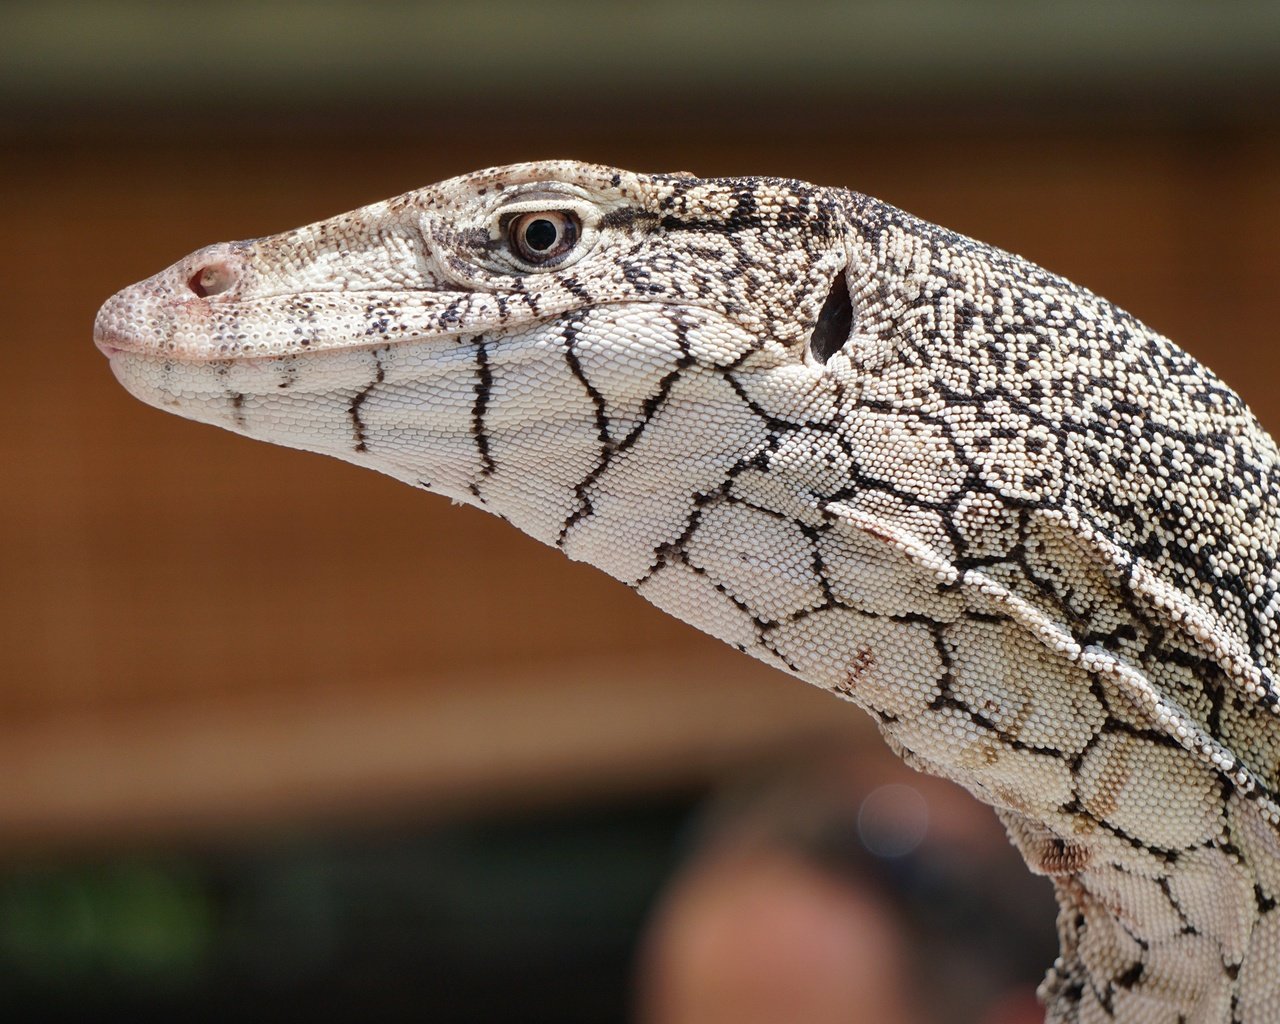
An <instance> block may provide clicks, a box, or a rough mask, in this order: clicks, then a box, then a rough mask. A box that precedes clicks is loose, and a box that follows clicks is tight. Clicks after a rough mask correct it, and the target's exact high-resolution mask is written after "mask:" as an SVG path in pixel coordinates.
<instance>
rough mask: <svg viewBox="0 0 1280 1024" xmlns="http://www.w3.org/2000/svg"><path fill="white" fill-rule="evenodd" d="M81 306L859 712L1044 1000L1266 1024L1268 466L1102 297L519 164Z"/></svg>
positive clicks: (815, 213)
mask: <svg viewBox="0 0 1280 1024" xmlns="http://www.w3.org/2000/svg"><path fill="white" fill-rule="evenodd" d="M94 336H95V340H96V342H97V344H98V346H99V347H100V348H101V349H102V350H103V351H104V352H106V354H107V355H108V356H109V357H110V365H111V369H112V370H113V371H114V373H115V376H116V377H117V378H118V379H119V381H120V382H121V383H122V384H123V385H124V387H125V388H127V389H128V390H129V391H130V392H131V393H132V394H134V395H135V396H137V397H138V398H140V399H142V400H143V401H144V402H148V403H150V404H152V405H155V406H157V407H158V408H161V409H165V410H168V411H171V412H176V413H178V414H179V415H182V416H186V417H190V418H192V419H195V420H200V421H203V422H206V423H212V424H216V425H218V426H222V427H226V428H228V429H230V430H233V431H235V432H237V433H240V434H244V435H246V436H248V437H254V438H259V439H262V440H266V441H271V442H274V443H277V444H282V445H288V446H291V447H296V448H304V449H309V450H312V451H318V452H323V453H326V454H329V455H333V456H336V457H338V458H340V459H345V460H347V461H349V462H353V463H356V464H358V465H363V466H368V467H370V468H372V469H376V470H379V471H381V472H383V473H388V474H390V475H392V476H394V477H396V478H398V479H400V480H403V481H405V482H406V483H409V484H411V485H413V486H416V487H421V488H425V489H428V490H431V491H435V492H438V493H440V494H443V495H447V496H448V497H450V498H452V499H453V500H454V501H457V502H461V503H464V504H468V505H475V506H479V507H480V508H483V509H486V510H488V511H490V512H492V513H494V514H496V515H499V516H501V517H502V518H504V519H506V520H508V521H510V522H511V523H512V524H514V525H515V526H516V527H518V528H519V529H521V530H523V531H525V532H526V533H528V534H530V535H532V536H533V537H535V538H537V539H538V540H540V541H542V542H544V543H546V544H550V545H554V546H556V547H558V548H560V549H561V550H563V551H564V553H565V554H566V555H568V556H569V557H570V558H573V559H580V560H583V561H587V562H590V563H592V564H593V565H596V566H598V567H599V568H601V569H603V570H604V571H605V572H607V573H609V574H610V575H612V576H614V577H616V578H617V579H619V580H621V581H622V582H624V583H625V584H626V585H628V586H630V587H632V588H634V589H635V590H636V591H637V592H638V593H639V594H641V595H642V596H643V597H645V598H647V599H648V600H649V601H651V602H653V603H654V604H656V605H657V606H658V607H660V608H663V609H665V610H666V611H668V612H670V613H672V614H673V615H676V616H678V617H679V618H681V619H684V620H685V621H687V622H689V623H692V624H693V625H694V626H696V627H698V628H699V629H702V630H704V631H706V632H708V633H710V634H712V635H713V636H716V637H719V638H720V639H722V640H724V641H725V642H727V643H729V644H732V645H733V646H734V647H736V648H738V649H739V650H741V651H745V652H746V653H748V654H751V655H752V656H754V657H756V658H759V659H761V660H762V661H765V662H767V663H768V664H770V665H774V666H776V667H777V668H779V669H781V670H782V671H784V672H788V673H791V674H793V675H795V676H798V677H800V678H801V679H804V680H806V681H808V682H810V683H813V684H815V685H817V686H820V687H823V688H824V689H827V690H829V691H831V692H832V693H835V694H838V695H839V696H841V697H844V698H846V699H847V700H850V701H853V702H854V703H856V704H858V705H860V706H861V707H863V708H864V709H866V710H867V711H869V712H870V713H871V714H872V715H873V716H874V718H875V720H876V722H877V723H878V725H879V728H880V730H881V732H882V733H883V735H884V737H885V738H886V740H887V741H888V743H889V744H890V745H891V746H892V747H893V748H894V749H895V750H896V751H897V752H898V753H900V754H901V755H902V756H903V757H904V758H905V759H906V760H907V761H908V762H910V763H911V764H912V765H913V766H915V767H917V768H920V769H922V770H924V771H928V772H934V773H937V774H939V775H942V776H945V777H947V778H949V779H953V780H955V781H956V782H958V783H960V784H961V785H962V786H964V787H966V788H967V789H968V790H969V791H970V792H972V793H973V794H974V795H975V796H977V797H978V798H979V799H980V800H983V801H985V802H987V803H989V804H991V805H992V806H993V807H994V808H995V810H996V813H997V814H998V815H999V816H1000V818H1001V819H1002V821H1003V823H1004V825H1005V826H1006V828H1007V830H1008V833H1009V836H1010V838H1011V839H1012V841H1013V843H1014V844H1015V845H1016V846H1017V848H1018V849H1019V850H1020V851H1021V852H1022V854H1023V856H1024V857H1025V859H1026V861H1027V863H1028V865H1029V866H1030V868H1031V869H1032V870H1033V871H1036V872H1040V873H1043V874H1045V875H1048V876H1049V877H1050V878H1051V879H1052V882H1053V885H1054V888H1055V891H1056V895H1057V898H1058V903H1059V908H1060V909H1059V917H1058V928H1059V933H1060V938H1061V955H1060V956H1059V958H1058V959H1057V961H1056V962H1055V963H1054V965H1053V966H1052V967H1051V969H1050V970H1049V972H1048V975H1047V977H1046V979H1045V981H1044V984H1043V985H1042V987H1041V995H1042V998H1043V999H1044V1001H1045V1003H1046V1006H1047V1014H1048V1020H1050V1021H1053V1022H1065V1021H1072V1022H1075V1021H1103V1020H1106V1021H1112V1020H1114V1021H1125V1022H1153V1024H1154V1022H1170V1024H1172V1022H1175V1021H1196V1022H1218V1021H1223V1022H1226V1021H1232V1022H1241V1024H1246V1022H1247V1024H1271V1022H1274V1021H1276V1020H1280V911H1278V910H1277V900H1280V843H1278V841H1277V829H1278V827H1280V804H1278V802H1277V787H1278V786H1280V767H1278V765H1280V727H1278V725H1280V723H1278V721H1277V713H1278V709H1280V689H1278V684H1277V680H1276V671H1277V665H1278V662H1280V643H1278V641H1277V614H1278V612H1280V567H1278V566H1277V557H1278V553H1280V501H1278V495H1280V479H1278V474H1280V458H1278V457H1277V450H1276V446H1275V444H1274V442H1273V441H1272V440H1271V438H1270V437H1269V436H1268V435H1267V433H1266V432H1265V431H1264V430H1263V428H1262V427H1261V426H1260V425H1259V424H1258V422H1257V420H1256V419H1255V418H1254V417H1253V415H1252V414H1251V413H1250V412H1249V410H1248V409H1247V408H1246V407H1245V405H1244V403H1243V402H1242V401H1241V399H1240V398H1239V397H1238V396H1237V395H1236V394H1235V393H1234V392H1232V391H1231V390H1230V389H1229V388H1228V387H1227V386H1226V385H1225V384H1223V383H1222V381H1220V380H1219V379H1218V378H1217V377H1215V376H1214V375H1213V374H1212V373H1211V372H1210V371H1209V370H1207V369H1205V368H1204V367H1203V366H1202V365H1200V364H1199V363H1198V362H1196V361H1195V360H1194V359H1192V358H1191V357H1190V356H1188V355H1187V354H1186V353H1184V352H1183V351H1181V350H1180V349H1179V348H1177V347H1176V346H1175V345H1174V344H1173V343H1171V342H1170V341H1168V340H1167V339H1165V338H1163V337H1161V336H1160V335H1159V334H1157V333H1155V332H1153V331H1152V330H1150V329H1148V328H1147V327H1145V326H1144V325H1143V324H1141V323H1139V322H1138V321H1137V320H1135V319H1134V318H1133V317H1132V316H1130V315H1129V314H1127V313H1125V312H1123V311H1121V310H1120V309H1118V308H1116V307H1115V306H1114V305H1112V304H1111V303H1109V302H1107V301H1105V300H1104V299H1102V298H1099V297H1098V296H1096V295H1093V294H1092V293H1090V292H1089V291H1086V290H1085V289H1083V288H1080V287H1078V286H1076V285H1074V284H1072V283H1070V282H1068V281H1066V280H1064V279H1062V278H1061V277H1058V276H1055V275H1054V274H1051V273H1049V272H1048V271H1046V270H1043V269H1041V268H1040V267H1038V266H1035V265H1034V264H1032V263H1030V262H1028V261H1026V260H1023V259H1021V258H1019V257H1017V256H1014V255H1011V254H1009V253H1007V252H1003V251H1001V250H999V249H997V248H993V247H991V246H988V245H984V244H982V243H980V242H977V241H974V240H972V239H969V238H966V237H963V236H961V235H958V234H955V233H953V232H951V231H947V230H944V229H943V228H940V227H936V226H934V225H932V224H929V223H926V222H923V221H921V220H919V219H917V218H915V217H912V216H910V215H909V214H907V213H904V212H902V211H900V210H898V209H895V208H894V207H892V206H889V205H886V204H885V203H882V202H879V201H877V200H875V199H872V198H870V197H868V196H865V195H861V194H859V193H856V192H851V191H846V190H843V189H838V188H824V187H819V186H815V185H810V184H806V183H804V182H800V181H792V180H784V179H773V178H758V177H744V178H720V179H701V178H698V177H695V176H693V175H690V174H684V173H678V174H635V173H631V172H627V171H623V170H618V169H614V168H610V167H601V166H595V165H588V164H580V163H575V162H572V161H548V162H539V163H527V164H519V165H515V166H511V167H502V168H495V169H490V170H485V171H480V172H477V173H474V174H469V175H466V176H463V177H459V178H455V179H452V180H450V181H446V182H443V183H441V184H437V185H432V186H430V187H427V188H422V189H419V190H417V191H413V192H409V193H407V194H405V195H402V196H400V197H398V198H395V199H390V200H387V201H385V202H380V203H375V204H373V205H370V206H366V207H363V208H362V209H358V210H355V211H353V212H351V213H346V214H343V215H341V216H338V217H334V218H331V219H329V220H324V221H320V222H319V223H316V224H312V225H310V226H307V227H303V228H299V229H297V230H294V231H288V232H285V233H283V234H279V235H274V236H271V237H265V238H258V239H253V240H249V241H243V242H233V243H229V244H220V245H213V246H209V247H207V248H204V249H201V250H199V251H198V252H195V253H193V254H191V255H190V256H188V257H186V258H185V259H183V260H181V261H179V262H178V263H176V264H175V265H173V266H172V267H170V268H169V269H167V270H164V271H162V272H161V273H159V274H157V275H156V276H154V277H151V278H149V279H147V280H145V281H143V282H141V283H139V284H135V285H133V286H132V287H129V288H126V289H124V290H123V291H121V292H120V293H118V294H117V295H115V296H114V297H112V298H111V299H110V300H109V301H108V302H107V303H106V304H105V305H104V306H103V307H102V309H101V311H100V312H99V314H98V317H97V322H96V325H95V330H94Z"/></svg>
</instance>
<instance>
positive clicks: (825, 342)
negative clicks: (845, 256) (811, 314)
mask: <svg viewBox="0 0 1280 1024" xmlns="http://www.w3.org/2000/svg"><path fill="white" fill-rule="evenodd" d="M844 271H845V268H844V267H841V268H840V270H839V272H837V274H836V276H835V277H834V278H833V279H832V281H831V290H830V291H829V292H827V299H826V301H825V302H824V303H823V304H822V309H821V311H820V312H819V313H818V322H817V323H816V324H814V325H813V334H811V335H810V336H809V351H810V352H812V353H813V358H814V359H816V360H818V362H820V363H822V364H824V365H825V364H826V362H827V360H828V359H830V358H831V357H832V356H833V355H835V354H836V353H837V352H839V351H840V349H842V348H843V347H844V344H845V342H847V341H848V340H849V336H850V335H851V334H852V333H853V300H852V299H851V298H850V297H849V284H848V282H847V281H846V280H845V272H844Z"/></svg>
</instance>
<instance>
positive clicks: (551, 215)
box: [507, 210, 582, 267]
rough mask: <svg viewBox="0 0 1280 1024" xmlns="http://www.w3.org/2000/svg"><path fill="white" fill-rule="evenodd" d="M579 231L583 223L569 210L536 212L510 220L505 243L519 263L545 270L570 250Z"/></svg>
mask: <svg viewBox="0 0 1280 1024" xmlns="http://www.w3.org/2000/svg"><path fill="white" fill-rule="evenodd" d="M581 228H582V222H581V221H580V220H579V219H578V217H577V215H576V214H574V213H572V212H571V211H569V210H538V211H535V212H532V213H522V214H520V215H519V216H517V217H513V218H511V221H510V222H509V223H508V224H507V241H508V243H509V244H510V246H511V249H512V251H513V252H514V253H515V254H516V256H518V257H519V258H520V260H521V261H522V262H524V263H529V264H532V265H533V266H535V267H546V266H551V265H553V264H555V263H558V262H560V260H562V259H563V258H564V257H565V256H567V255H568V254H569V253H570V252H571V251H572V250H573V247H574V246H575V245H577V244H578V236H579V235H580V234H581Z"/></svg>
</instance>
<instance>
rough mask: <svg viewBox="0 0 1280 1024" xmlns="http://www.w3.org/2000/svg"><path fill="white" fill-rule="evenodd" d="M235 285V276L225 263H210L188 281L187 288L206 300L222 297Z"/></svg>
mask: <svg viewBox="0 0 1280 1024" xmlns="http://www.w3.org/2000/svg"><path fill="white" fill-rule="evenodd" d="M233 284H235V275H234V274H232V273H231V268H230V267H229V266H227V265H226V264H225V263H210V264H208V265H207V266H204V267H201V268H200V269H199V270H197V271H196V272H195V273H194V274H192V275H191V277H189V278H188V279H187V287H188V288H190V289H191V290H192V291H193V292H195V293H196V295H198V296H200V298H202V299H204V298H207V297H208V296H210V295H220V294H222V293H223V292H225V291H227V289H229V288H230V287H231V286H232V285H233Z"/></svg>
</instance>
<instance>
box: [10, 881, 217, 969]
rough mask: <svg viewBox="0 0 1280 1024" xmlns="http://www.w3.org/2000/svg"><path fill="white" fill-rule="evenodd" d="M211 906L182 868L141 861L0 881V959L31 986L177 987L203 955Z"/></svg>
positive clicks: (202, 963)
mask: <svg viewBox="0 0 1280 1024" xmlns="http://www.w3.org/2000/svg"><path fill="white" fill-rule="evenodd" d="M212 926H213V905H212V900H211V896H210V894H209V892H208V891H207V886H206V885H205V884H204V882H203V880H202V879H201V878H200V877H199V876H198V875H197V874H195V873H194V872H192V871H190V870H189V869H183V868H181V867H174V866H163V865H158V864H151V863H143V862H125V863H115V864H111V865H110V866H108V867H95V868H76V869H61V870H59V869H43V870H32V871H28V872H24V873H22V874H17V875H10V876H8V877H7V878H5V879H4V880H3V881H2V882H0V958H3V959H4V960H5V961H6V962H7V966H8V967H9V969H10V970H14V971H17V972H19V973H21V974H24V975H26V976H27V978H28V979H29V980H30V981H33V982H36V983H50V982H55V981H60V982H64V983H68V984H74V983H75V982H77V981H93V980H94V979H97V978H101V977H106V976H109V977H111V979H112V980H113V982H116V983H119V982H125V983H128V982H129V981H130V980H133V981H136V982H137V983H140V984H146V985H147V986H154V985H156V984H164V985H166V986H182V985H185V984H187V983H188V982H189V981H190V980H191V979H192V978H193V977H194V976H195V975H198V974H199V973H201V971H202V969H203V968H204V967H205V965H206V963H207V959H208V955H209V950H210V945H211V940H212Z"/></svg>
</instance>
